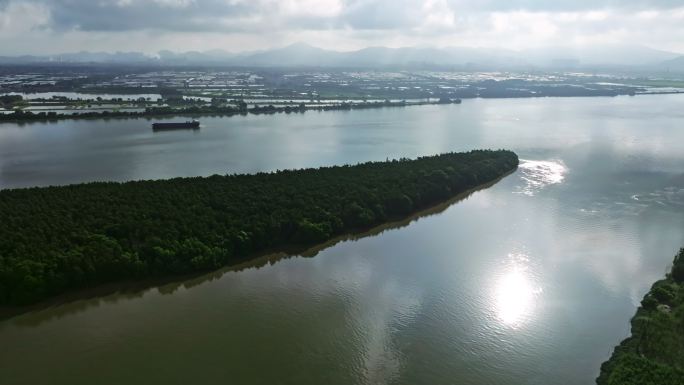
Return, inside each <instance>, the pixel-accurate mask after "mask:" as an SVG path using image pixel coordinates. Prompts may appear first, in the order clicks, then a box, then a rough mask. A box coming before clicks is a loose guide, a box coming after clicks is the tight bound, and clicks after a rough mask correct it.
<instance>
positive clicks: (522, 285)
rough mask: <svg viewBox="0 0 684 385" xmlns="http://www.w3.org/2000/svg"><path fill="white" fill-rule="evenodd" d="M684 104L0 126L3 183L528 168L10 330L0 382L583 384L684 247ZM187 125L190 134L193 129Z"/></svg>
mask: <svg viewBox="0 0 684 385" xmlns="http://www.w3.org/2000/svg"><path fill="white" fill-rule="evenodd" d="M683 106H684V96H681V95H653V96H637V97H615V98H543V99H503V100H495V99H491V100H481V99H476V100H465V101H464V102H463V104H461V105H430V106H420V107H406V108H383V109H376V110H361V111H331V112H312V111H310V112H306V113H304V114H290V115H285V114H282V115H270V116H255V115H249V116H244V117H243V116H235V117H231V118H203V119H201V121H202V127H201V129H200V130H198V131H170V132H153V131H152V129H151V127H150V123H151V122H150V121H147V120H145V119H130V120H109V121H104V120H75V121H68V120H65V121H58V122H53V123H27V124H21V125H20V124H14V123H12V124H0V188H15V187H27V186H44V185H50V184H66V183H76V182H84V181H95V180H117V181H123V180H131V179H158V178H169V177H175V176H193V175H211V174H215V173H218V174H225V173H232V172H256V171H268V170H275V169H283V168H294V167H310V166H322V165H331V164H341V163H356V162H361V161H367V160H384V159H386V158H398V157H415V156H419V155H428V154H434V153H438V152H444V151H460V150H469V149H473V148H507V149H511V150H514V151H516V152H517V153H518V155H519V156H520V158H521V166H520V168H519V169H518V170H517V171H516V172H515V173H513V174H511V175H509V176H507V177H505V178H504V179H503V180H501V181H500V182H498V183H497V184H495V185H494V186H492V187H489V188H486V189H482V190H479V191H477V192H475V193H473V194H472V195H470V196H468V197H467V198H466V199H464V200H462V201H460V202H457V203H454V204H451V205H448V206H447V207H442V208H440V209H439V210H436V211H435V212H430V213H424V215H422V216H418V217H416V218H414V220H412V221H410V223H401V224H396V225H394V226H389V227H388V228H385V229H382V230H380V231H375V232H372V233H369V234H364V235H361V236H359V237H353V238H349V239H346V240H341V241H339V242H337V243H335V244H333V245H330V246H328V247H324V248H322V249H320V250H315V251H312V252H310V253H304V255H297V256H292V257H288V258H276V257H270V258H267V260H262V261H260V262H259V263H255V264H253V265H252V264H248V265H246V266H242V267H241V268H239V269H225V270H223V271H220V272H215V273H212V274H208V275H206V276H202V277H196V278H193V279H190V280H187V281H185V282H174V283H168V284H163V285H160V286H153V287H151V288H147V289H144V290H128V291H125V292H120V293H117V294H109V295H104V296H100V297H95V298H89V299H80V300H75V301H72V302H69V303H66V304H62V305H56V306H52V307H49V308H47V309H42V310H35V311H31V312H27V313H24V314H21V315H17V316H14V317H12V318H8V319H4V320H2V321H0V347H1V348H0V379H1V381H0V382H2V384H6V385H11V384H70V385H73V384H93V383H103V384H150V383H166V384H191V383H195V384H225V383H233V384H298V385H299V384H323V383H324V384H445V383H453V384H535V385H536V384H539V385H542V384H544V385H548V384H558V385H561V384H562V385H573V384H578V385H579V384H591V383H593V381H594V378H595V377H596V376H597V375H598V369H599V366H600V364H601V362H603V361H604V360H605V359H607V358H608V356H609V355H610V352H611V350H612V348H613V346H614V345H616V344H617V343H618V342H619V341H620V340H621V339H623V338H624V337H626V336H627V335H628V333H629V324H628V322H629V318H630V317H631V316H632V315H633V313H634V310H635V308H636V306H638V303H639V301H640V300H641V297H642V296H643V294H644V293H645V292H646V291H647V290H648V288H649V286H650V284H651V283H652V282H654V281H655V280H657V279H659V278H661V277H662V276H663V275H664V274H665V272H666V269H667V267H668V265H669V264H670V263H671V261H672V258H673V256H674V254H675V252H676V251H677V250H678V248H679V247H680V246H682V245H684V231H683V229H684V167H683V166H684V126H682V122H684V108H682V107H683ZM181 120H182V118H181Z"/></svg>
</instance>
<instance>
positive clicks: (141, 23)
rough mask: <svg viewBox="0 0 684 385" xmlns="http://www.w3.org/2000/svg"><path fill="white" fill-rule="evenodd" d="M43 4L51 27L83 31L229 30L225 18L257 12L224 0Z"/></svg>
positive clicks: (64, 0)
mask: <svg viewBox="0 0 684 385" xmlns="http://www.w3.org/2000/svg"><path fill="white" fill-rule="evenodd" d="M12 1H16V0H12ZM34 1H35V0H34ZM42 3H43V4H44V5H45V6H47V7H48V10H49V11H50V15H51V20H50V23H51V26H52V27H53V28H55V29H57V30H65V29H78V30H82V31H130V30H141V29H161V30H174V31H179V30H180V31H212V30H219V29H220V30H230V29H231V26H230V25H225V24H224V22H225V20H224V19H225V18H231V17H232V18H234V17H241V16H247V15H250V14H252V13H254V12H258V11H259V9H258V8H257V7H253V6H250V5H249V3H247V2H245V3H234V2H228V1H225V0H201V1H187V2H182V1H176V2H174V1H150V0H147V1H146V0H128V1H98V0H49V1H42Z"/></svg>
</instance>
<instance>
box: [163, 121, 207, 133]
mask: <svg viewBox="0 0 684 385" xmlns="http://www.w3.org/2000/svg"><path fill="white" fill-rule="evenodd" d="M199 126H200V122H199V121H197V120H192V121H189V122H177V123H152V129H153V130H155V131H159V130H182V129H187V130H197V129H199Z"/></svg>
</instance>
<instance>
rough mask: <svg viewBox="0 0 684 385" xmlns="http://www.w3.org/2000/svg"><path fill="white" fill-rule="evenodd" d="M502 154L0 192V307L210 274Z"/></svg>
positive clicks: (438, 194)
mask: <svg viewBox="0 0 684 385" xmlns="http://www.w3.org/2000/svg"><path fill="white" fill-rule="evenodd" d="M517 165H518V157H517V156H516V155H515V153H513V152H510V151H504V150H499V151H482V150H480V151H472V152H468V153H449V154H443V155H437V156H430V157H423V158H418V159H415V160H407V159H401V160H392V161H385V162H369V163H363V164H358V165H354V166H349V165H347V166H336V167H323V168H318V169H305V170H283V171H278V172H274V173H259V174H255V175H226V176H218V175H215V176H211V177H196V178H177V179H170V180H159V181H136V182H126V183H113V182H112V183H103V182H98V183H87V184H80V185H71V186H61V187H44V188H29V189H16V190H3V191H0V218H2V221H0V303H4V304H8V303H9V304H21V303H29V302H32V301H36V300H38V299H41V298H44V297H46V296H50V295H53V294H57V293H59V292H62V291H64V290H66V289H70V288H80V287H87V286H92V285H95V284H99V283H103V282H110V281H116V280H122V279H130V278H142V277H151V276H161V275H165V274H178V273H188V272H195V271H204V270H209V269H215V268H217V267H220V266H223V265H226V264H228V263H230V262H231V261H236V260H238V259H239V258H244V257H248V256H250V255H253V254H254V253H256V252H259V251H264V250H267V249H272V248H278V247H286V246H302V247H303V246H307V245H312V244H316V243H319V242H322V241H325V240H327V239H330V238H331V237H334V236H336V235H339V234H343V233H347V232H350V231H354V230H357V229H365V228H369V227H371V226H374V225H378V224H381V223H383V222H385V221H387V220H389V219H398V218H401V217H405V216H406V215H407V214H409V213H411V212H414V211H416V210H418V209H422V208H426V207H428V206H431V205H434V204H436V203H438V202H442V201H444V200H446V199H448V198H451V197H453V196H454V195H456V194H459V193H461V192H464V191H466V190H468V189H471V188H473V187H476V186H478V185H481V184H483V183H486V182H490V181H493V180H495V179H497V178H499V177H501V176H502V175H504V174H506V173H508V172H510V171H512V170H514V169H515V168H516V167H517Z"/></svg>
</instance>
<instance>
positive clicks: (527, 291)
mask: <svg viewBox="0 0 684 385" xmlns="http://www.w3.org/2000/svg"><path fill="white" fill-rule="evenodd" d="M540 293H541V289H540V288H538V287H536V286H535V285H534V280H533V279H532V278H531V276H530V274H529V273H528V272H527V269H526V267H525V265H523V264H519V263H516V264H514V265H513V266H511V267H510V268H509V269H508V270H507V271H506V272H505V273H504V274H502V275H501V276H500V277H499V279H498V281H497V283H496V290H495V301H494V305H495V312H496V316H497V318H498V319H499V320H500V321H501V322H503V323H504V324H506V325H509V326H513V327H517V326H520V325H522V324H523V323H524V322H525V321H527V320H529V319H530V318H531V316H532V315H533V313H534V307H535V302H536V299H537V297H538V295H539V294H540Z"/></svg>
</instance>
